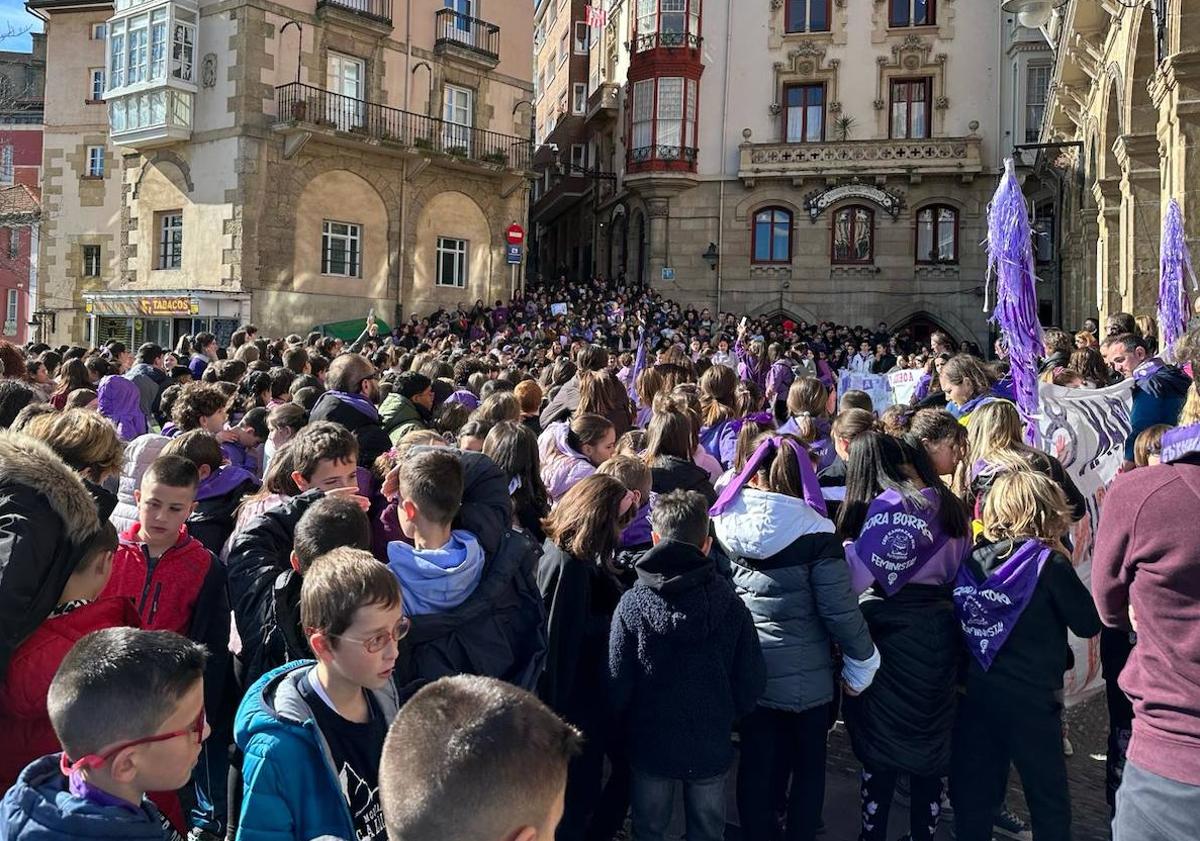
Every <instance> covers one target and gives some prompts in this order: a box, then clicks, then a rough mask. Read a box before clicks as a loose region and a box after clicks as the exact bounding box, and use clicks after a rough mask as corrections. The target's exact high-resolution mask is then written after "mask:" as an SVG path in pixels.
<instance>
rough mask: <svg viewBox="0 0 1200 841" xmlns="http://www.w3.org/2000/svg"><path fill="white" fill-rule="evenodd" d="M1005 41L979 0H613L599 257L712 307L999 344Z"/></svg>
mask: <svg viewBox="0 0 1200 841" xmlns="http://www.w3.org/2000/svg"><path fill="white" fill-rule="evenodd" d="M681 6H682V11H680V8H681ZM1005 37H1006V33H1005V32H1003V31H1002V28H1001V20H1000V15H999V13H998V11H997V10H996V9H995V8H994V7H990V6H989V7H987V8H986V9H983V8H976V7H974V6H969V5H968V4H966V3H964V2H963V0H871V2H864V3H855V2H850V0H754V1H753V2H733V0H685V2H683V3H680V2H678V0H676V2H671V0H665V2H664V0H656V2H651V3H639V4H635V3H620V4H610V13H609V19H608V21H607V26H606V27H605V28H604V29H603V30H599V31H594V32H593V35H592V39H591V43H590V65H589V99H588V105H587V108H586V112H585V116H584V120H585V125H586V126H587V128H588V130H589V136H588V143H589V144H590V147H591V149H592V150H593V155H594V157H593V160H595V161H596V166H595V169H596V172H595V173H594V175H595V178H594V184H593V187H592V192H591V193H590V194H589V199H590V200H589V201H586V202H584V203H583V204H584V207H583V208H582V209H581V211H580V215H581V217H582V221H581V223H580V225H579V228H580V231H581V237H582V238H583V239H584V240H585V241H587V242H588V243H589V244H590V245H592V250H593V253H594V254H595V258H594V261H593V262H594V268H595V270H596V271H599V272H601V273H605V274H613V275H616V274H619V273H621V272H624V273H625V274H627V275H629V276H637V277H640V278H643V279H646V280H648V281H649V282H651V283H652V284H654V285H655V286H657V287H659V288H661V289H662V291H663V292H664V294H668V295H670V296H671V297H674V298H676V299H680V300H684V301H687V302H690V303H694V304H696V305H700V306H708V307H714V308H720V309H725V310H734V311H745V312H749V313H751V314H752V315H769V314H775V313H785V314H787V315H789V316H791V317H793V318H799V319H805V320H808V321H810V322H811V321H815V320H821V319H832V320H837V321H840V322H843V323H851V324H856V323H861V324H875V323H878V322H880V321H885V322H887V323H888V324H889V325H892V326H896V325H899V324H902V323H908V324H911V325H912V326H913V327H914V328H915V330H916V332H917V333H918V334H923V333H927V332H929V331H932V330H933V329H943V330H946V331H948V332H949V333H950V334H952V335H953V336H955V337H957V338H958V339H960V340H972V341H975V342H976V343H978V344H980V345H981V346H985V345H986V343H987V338H988V328H987V324H986V316H985V314H984V312H983V303H984V278H985V275H986V254H985V251H984V247H983V244H982V243H983V241H984V239H985V238H986V208H987V203H988V201H989V199H990V197H991V195H992V193H993V191H994V190H995V186H996V178H997V175H998V174H999V172H1000V171H1001V166H1002V159H1003V157H1005V156H1006V155H1008V154H1011V142H1012V139H1013V130H1014V129H1013V127H1012V125H1010V122H1011V120H1010V118H1009V117H1008V116H1007V113H1008V112H1005V113H1002V108H1001V103H1002V100H1004V101H1009V102H1010V104H1012V103H1011V100H1012V95H1013V94H1012V91H1010V90H1009V87H1010V86H1012V85H1013V84H1014V82H1013V79H1012V73H1011V68H1010V66H1009V65H1010V63H1011V59H1010V58H1009V57H1008V55H1007V52H1006V45H1005ZM1009 111H1011V112H1012V113H1015V112H1016V106H1015V105H1013V107H1012V108H1011V109H1009Z"/></svg>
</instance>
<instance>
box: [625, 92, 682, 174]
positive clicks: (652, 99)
mask: <svg viewBox="0 0 1200 841" xmlns="http://www.w3.org/2000/svg"><path fill="white" fill-rule="evenodd" d="M697 100H698V96H697V83H696V80H695V79H685V78H683V77H680V76H664V77H661V78H658V79H643V80H641V81H637V82H634V83H633V109H632V115H631V120H630V123H631V125H630V138H629V140H630V142H629V157H630V161H631V162H633V163H635V164H642V163H648V162H650V161H654V160H659V161H687V162H690V163H694V162H695V160H696V112H697V107H698V105H697Z"/></svg>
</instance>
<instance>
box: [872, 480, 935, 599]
mask: <svg viewBox="0 0 1200 841" xmlns="http://www.w3.org/2000/svg"><path fill="white" fill-rule="evenodd" d="M921 496H923V497H924V498H925V500H926V502H927V503H928V505H927V506H926V507H925V508H918V507H917V506H916V505H914V504H912V503H911V502H910V501H909V500H907V499H905V498H904V497H903V496H902V495H901V494H900V493H899V491H894V490H886V491H884V492H883V493H881V494H880V495H879V496H877V497H875V499H874V500H873V501H872V502H871V505H870V507H869V508H868V509H867V519H866V520H865V521H864V522H863V527H862V532H861V533H860V534H859V537H858V540H856V541H854V553H855V554H856V555H857V556H858V558H859V560H861V561H862V563H863V565H864V566H865V567H866V568H867V570H868V571H869V572H870V573H871V575H872V576H873V577H874V578H875V581H876V582H878V584H879V586H880V587H882V588H883V591H884V592H885V593H887V594H888V595H889V596H892V595H895V593H896V591H898V590H899V589H900V588H901V587H903V586H904V585H905V584H907V583H908V581H909V579H911V578H912V577H913V576H914V575H916V573H917V572H918V571H919V570H920V569H921V567H923V566H924V565H925V563H926V562H927V561H928V560H929V559H930V558H932V557H934V556H936V555H937V554H938V553H939V552H940V551H942V549H943V548H944V547H945V545H946V543H947V542H948V541H949V540H950V535H948V534H946V532H945V531H944V530H943V529H942V525H941V521H940V520H939V519H938V512H939V510H940V509H941V504H940V499H939V498H938V495H937V491H935V490H933V489H932V488H925V489H924V490H922V491H921Z"/></svg>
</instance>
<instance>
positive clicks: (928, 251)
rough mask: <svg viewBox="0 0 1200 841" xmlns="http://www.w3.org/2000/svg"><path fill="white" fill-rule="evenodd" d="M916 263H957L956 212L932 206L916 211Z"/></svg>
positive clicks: (950, 208) (949, 208)
mask: <svg viewBox="0 0 1200 841" xmlns="http://www.w3.org/2000/svg"><path fill="white" fill-rule="evenodd" d="M917 262H918V263H957V262H958V211H957V210H955V209H954V208H953V207H947V206H946V205H943V204H934V205H930V206H929V207H923V208H921V209H920V210H918V211H917Z"/></svg>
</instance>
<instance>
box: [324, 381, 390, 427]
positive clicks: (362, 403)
mask: <svg viewBox="0 0 1200 841" xmlns="http://www.w3.org/2000/svg"><path fill="white" fill-rule="evenodd" d="M325 393H326V394H332V395H333V396H334V397H336V398H337V399H338V400H341V401H342V402H343V403H345V404H347V405H349V406H352V407H354V408H355V409H357V410H358V411H359V412H362V413H363V414H364V415H366V416H367V417H368V418H370V419H371V420H373V421H375V422H376V423H378V422H379V410H378V409H376V408H375V404H374V403H372V402H371V401H370V400H368V399H367V398H365V397H363V396H362V395H361V394H351V393H350V392H348V391H334V390H333V389H330V390H329V391H327V392H325Z"/></svg>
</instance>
